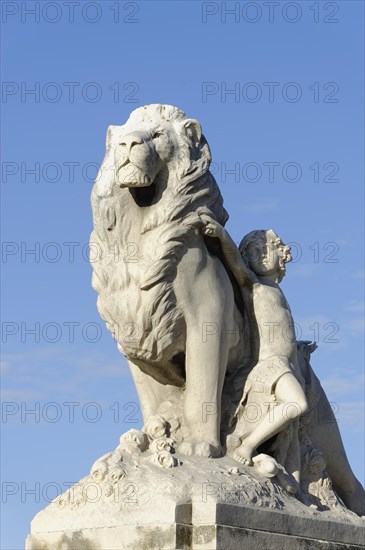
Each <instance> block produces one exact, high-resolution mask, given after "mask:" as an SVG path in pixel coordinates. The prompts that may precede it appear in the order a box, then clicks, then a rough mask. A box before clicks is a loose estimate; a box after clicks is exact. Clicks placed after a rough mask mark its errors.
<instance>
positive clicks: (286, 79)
mask: <svg viewBox="0 0 365 550" xmlns="http://www.w3.org/2000/svg"><path fill="white" fill-rule="evenodd" d="M1 4H2V5H1V7H2V21H3V23H2V31H3V32H2V46H3V53H2V62H3V73H2V78H3V96H2V104H1V107H2V112H3V130H2V138H3V140H2V143H3V145H2V239H3V250H2V268H3V281H2V283H3V286H2V329H3V330H2V341H3V344H2V347H3V353H2V361H3V362H2V399H3V425H2V501H3V504H2V512H3V516H2V529H1V530H2V541H1V548H2V549H3V550H10V549H11V550H18V549H21V548H23V547H24V539H25V536H26V534H27V533H28V532H29V529H30V527H29V524H30V521H31V519H32V517H33V516H34V515H35V513H36V512H37V511H38V510H40V509H42V508H44V507H45V505H46V504H47V501H49V500H50V499H52V498H54V497H55V496H56V495H57V493H59V492H60V490H62V491H63V490H65V489H66V484H67V483H69V482H76V481H78V480H79V479H80V478H81V477H82V476H84V475H86V474H87V473H88V471H89V468H90V466H91V465H92V463H93V462H94V460H95V459H97V458H98V457H99V456H101V455H102V454H104V453H105V452H107V451H108V450H111V449H113V448H114V447H115V446H116V445H117V443H118V439H119V436H120V435H121V434H122V433H123V432H124V431H126V430H128V429H130V428H132V427H140V426H141V415H140V412H139V410H138V405H137V403H138V400H137V396H136V392H135V389H134V386H133V383H132V379H131V376H130V374H129V371H128V366H127V364H126V361H125V360H124V358H123V357H122V356H121V355H120V354H119V352H118V351H117V348H116V345H115V343H114V342H113V340H112V337H111V336H110V334H109V333H108V331H107V330H106V328H105V326H104V323H103V322H102V320H101V318H100V317H99V314H98V312H97V309H96V294H95V292H94V291H93V290H92V288H91V268H90V265H89V263H88V261H87V252H88V251H87V242H88V239H89V234H90V232H91V229H92V221H91V209H90V200H89V196H90V192H91V188H92V180H93V178H94V176H95V171H96V168H95V167H96V166H97V165H98V164H99V163H100V162H101V161H102V159H103V156H104V151H105V149H104V148H105V133H106V129H107V127H108V125H109V124H122V123H124V122H125V121H126V119H127V118H128V115H129V113H130V112H131V111H132V110H133V109H134V108H136V107H138V106H141V105H144V104H148V103H168V104H172V105H175V106H178V107H180V108H181V109H183V110H184V111H185V112H186V113H187V114H188V115H189V116H191V117H193V118H197V119H198V120H199V121H200V122H201V123H202V126H203V131H204V133H205V136H206V137H207V139H208V142H209V144H210V146H211V150H212V155H213V165H212V170H213V171H214V172H215V176H216V179H217V182H218V184H219V186H220V188H221V191H222V194H223V197H224V201H225V207H226V209H227V210H228V212H229V214H230V220H229V222H228V225H227V227H228V229H229V231H230V233H231V235H232V237H233V239H234V240H235V241H237V242H238V241H239V240H240V239H241V238H242V236H243V235H245V234H246V233H248V232H249V231H250V230H252V229H256V228H274V229H275V230H276V231H277V232H278V233H279V235H280V236H281V237H282V238H283V240H284V241H287V242H291V243H292V246H293V255H294V261H293V263H292V264H291V265H289V266H288V269H287V276H286V279H285V280H284V282H283V290H284V292H285V294H286V296H287V298H288V301H289V303H290V305H291V307H292V312H293V316H294V318H295V320H296V323H297V330H298V337H299V338H301V339H313V338H315V339H316V340H317V342H318V345H319V348H318V350H317V351H316V352H315V354H314V356H313V358H312V365H313V368H314V369H315V372H316V373H317V375H318V376H319V377H320V379H321V381H322V384H323V386H324V388H325V390H326V392H327V395H328V398H329V400H330V401H331V403H333V404H334V405H333V406H334V409H335V411H336V417H337V419H338V422H339V426H340V430H341V433H342V436H343V440H344V443H345V447H346V450H347V452H348V456H349V459H350V462H351V464H352V467H353V469H354V472H355V474H356V475H357V477H358V478H359V479H360V480H361V481H362V482H364V420H363V419H364V409H363V402H364V370H363V363H364V357H363V307H364V297H363V285H364V265H363V231H364V227H363V221H364V220H363V204H364V203H363V188H364V172H363V151H364V136H363V117H364V112H363V103H362V102H363V94H364V88H363V59H362V57H363V53H362V52H363V11H364V4H363V2H362V1H346V2H322V1H320V2H312V1H310V2H307V1H304V2H291V3H288V2H280V3H279V5H278V6H277V5H276V3H274V2H269V3H267V2H250V3H248V2H240V3H238V2H236V3H234V2H226V3H225V4H224V3H220V2H205V3H204V2H198V1H196V2H143V1H138V2H114V1H113V2H109V1H103V2H85V1H83V0H81V1H79V2H74V3H73V6H69V5H67V4H66V5H65V3H64V2H63V1H56V2H30V1H29V2H6V1H3V2H2V3H1ZM274 4H275V5H274ZM224 5H225V6H226V10H228V9H232V8H234V7H235V6H238V8H239V9H238V11H236V12H235V13H233V14H232V13H231V14H229V13H225V11H224ZM30 9H36V14H35V15H34V14H33V15H32V14H31V13H29V12H28V11H27V10H30ZM236 9H237V8H236ZM72 11H73V14H72ZM31 89H33V90H35V93H33V94H32V93H28V92H29V90H31ZM230 90H231V91H232V90H234V91H235V93H231V94H229V93H227V92H229V91H230ZM233 169H234V170H235V171H236V172H235V173H232V172H229V171H230V170H233ZM29 170H33V173H31V172H29ZM34 170H35V171H34ZM65 243H66V244H65ZM67 243H68V244H67ZM70 243H74V244H70ZM29 250H35V253H33V254H31V253H27V251H29ZM72 250H73V254H72ZM207 299H209V290H208V289H207ZM32 330H33V333H32V332H31V331H32ZM29 331H30V332H29ZM72 332H73V334H72ZM29 410H34V411H35V413H34V414H30V413H29V412H27V411H29ZM72 410H73V411H74V414H73V418H72ZM32 491H33V492H32Z"/></svg>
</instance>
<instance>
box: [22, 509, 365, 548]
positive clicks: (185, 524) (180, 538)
mask: <svg viewBox="0 0 365 550" xmlns="http://www.w3.org/2000/svg"><path fill="white" fill-rule="evenodd" d="M168 515H170V518H169V521H166V522H162V521H161V522H159V523H151V524H147V523H146V524H144V525H138V524H124V523H123V520H122V518H121V525H119V526H114V527H110V526H109V527H103V526H102V525H100V526H96V525H95V526H94V527H92V528H84V529H80V530H64V531H61V530H59V531H49V532H46V531H40V532H38V531H37V529H34V530H32V534H31V535H29V536H28V538H27V545H26V550H127V549H128V550H172V549H176V550H191V549H194V550H198V549H199V550H203V549H204V550H228V549H229V550H236V549H237V550H253V549H260V550H266V549H267V550H277V549H278V548H280V549H281V550H293V549H294V548H295V550H308V549H310V550H316V549H318V550H322V549H328V550H355V549H358V550H359V549H360V548H365V527H363V526H361V525H360V524H359V525H354V524H351V523H345V522H340V521H333V520H330V519H327V518H323V517H322V514H321V513H318V512H317V513H315V512H314V513H313V517H312V518H308V517H304V516H303V515H292V514H288V513H286V512H282V511H280V510H271V509H267V508H257V507H254V506H242V505H237V504H227V503H193V504H184V505H177V506H176V507H175V509H174V507H171V508H170V514H168ZM173 515H174V516H175V520H174V521H171V519H172V516H173Z"/></svg>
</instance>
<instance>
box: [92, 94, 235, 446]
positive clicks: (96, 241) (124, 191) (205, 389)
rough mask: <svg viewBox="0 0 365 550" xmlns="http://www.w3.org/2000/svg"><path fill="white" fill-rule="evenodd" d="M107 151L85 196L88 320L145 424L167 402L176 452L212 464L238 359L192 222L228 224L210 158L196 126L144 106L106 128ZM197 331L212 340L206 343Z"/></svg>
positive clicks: (204, 242) (211, 248) (204, 241)
mask: <svg viewBox="0 0 365 550" xmlns="http://www.w3.org/2000/svg"><path fill="white" fill-rule="evenodd" d="M106 149H107V150H106V155H105V158H104V161H103V163H102V166H101V168H100V171H99V174H98V177H97V179H96V182H95V185H94V189H93V192H92V208H93V217H94V231H93V233H92V235H91V243H92V245H93V246H97V249H98V250H100V254H99V255H98V259H97V261H95V262H94V263H93V268H94V273H93V287H94V288H95V290H96V291H97V292H98V293H99V297H98V302H97V304H98V309H99V311H100V314H101V316H102V317H103V319H104V320H105V321H106V324H107V327H108V329H109V330H110V331H111V332H112V334H113V336H114V338H115V340H116V341H117V343H118V348H119V350H120V351H121V352H122V353H123V354H124V355H125V356H126V357H127V359H128V362H129V365H130V368H131V371H132V375H133V378H134V381H135V384H136V387H137V390H138V394H139V398H140V401H141V407H142V413H143V417H144V421H145V422H146V421H147V419H148V418H149V417H151V416H152V415H155V414H156V412H157V409H158V406H159V405H160V404H161V403H163V401H164V400H165V399H166V397H167V396H168V395H169V396H171V395H174V394H175V395H176V394H178V395H180V396H182V400H183V430H184V443H183V444H182V447H181V450H182V451H184V452H185V453H186V454H199V455H204V456H217V455H219V454H220V422H221V414H220V407H221V395H222V389H223V382H224V377H225V373H226V368H227V365H229V363H231V364H232V363H233V360H235V364H237V357H238V356H240V355H242V353H243V352H242V338H241V340H240V337H239V335H240V333H242V330H241V329H238V328H237V327H241V325H242V323H243V317H242V306H240V298H239V296H238V295H239V292H236V299H235V284H234V282H232V281H231V280H230V277H229V274H228V272H227V270H226V269H225V267H224V265H223V263H224V260H222V258H221V259H219V255H220V253H219V246H218V245H217V243H216V242H214V241H216V239H209V237H206V236H204V235H203V233H202V232H201V231H200V230H199V223H200V222H199V220H200V216H201V215H204V216H205V217H206V216H209V217H211V218H212V219H213V220H216V221H217V222H218V223H220V224H222V225H224V224H225V222H226V220H227V218H228V215H227V213H226V211H225V209H224V208H223V201H222V197H221V194H220V191H219V188H218V186H217V184H216V182H215V180H214V178H213V176H212V175H211V173H210V172H209V164H210V161H211V156H210V150H209V146H208V144H207V142H206V139H205V138H204V136H203V134H202V130H201V127H200V124H199V123H198V122H197V121H196V120H193V119H189V118H187V117H186V115H185V114H184V113H183V112H182V111H181V110H179V109H177V108H175V107H172V106H169V105H148V106H145V107H141V108H138V109H136V110H135V111H134V112H133V113H132V114H131V116H130V118H129V119H128V121H127V122H126V124H125V125H123V126H110V127H109V129H108V134H107V145H106ZM177 266H178V269H177ZM236 304H238V307H237V305H236ZM240 307H241V311H240V310H239V308H240ZM212 327H214V331H213V329H212ZM241 328H242V327H241ZM204 331H207V332H208V333H212V332H215V334H216V336H215V337H214V338H210V339H209V342H208V341H207V338H204V334H205V333H204ZM223 332H224V334H223ZM222 335H223V337H222ZM204 408H206V409H207V410H209V411H210V413H211V414H206V415H205V418H204V421H203V415H204Z"/></svg>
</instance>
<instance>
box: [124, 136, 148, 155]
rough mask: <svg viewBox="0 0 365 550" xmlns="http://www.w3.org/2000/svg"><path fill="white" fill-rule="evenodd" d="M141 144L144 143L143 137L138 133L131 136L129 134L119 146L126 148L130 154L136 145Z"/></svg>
mask: <svg viewBox="0 0 365 550" xmlns="http://www.w3.org/2000/svg"><path fill="white" fill-rule="evenodd" d="M141 143H143V137H142V136H141V134H139V133H137V132H132V133H130V134H127V135H126V136H123V138H122V140H121V142H120V143H119V145H121V146H122V147H126V149H127V151H128V153H129V151H130V150H131V149H132V147H134V146H135V145H140V144H141Z"/></svg>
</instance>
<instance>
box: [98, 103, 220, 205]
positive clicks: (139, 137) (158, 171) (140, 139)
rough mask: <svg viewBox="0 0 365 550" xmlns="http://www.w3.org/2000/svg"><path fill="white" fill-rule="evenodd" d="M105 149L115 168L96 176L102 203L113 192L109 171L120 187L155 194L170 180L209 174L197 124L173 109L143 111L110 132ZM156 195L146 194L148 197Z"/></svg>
mask: <svg viewBox="0 0 365 550" xmlns="http://www.w3.org/2000/svg"><path fill="white" fill-rule="evenodd" d="M106 148H107V156H108V160H109V162H110V161H111V163H112V164H111V165H109V166H108V167H105V166H104V167H102V171H101V172H100V173H99V175H98V178H97V182H96V189H95V191H96V192H97V194H98V196H99V197H102V196H107V195H108V194H109V193H110V192H112V188H111V181H110V173H108V174H105V169H109V170H110V169H111V170H113V171H114V178H113V180H114V181H113V183H114V185H115V186H117V187H118V186H119V187H121V188H126V187H128V188H130V189H135V188H146V187H150V186H154V187H155V188H156V187H158V185H159V183H160V184H161V183H162V182H164V181H165V180H166V179H167V178H168V177H169V178H170V179H171V174H174V179H175V181H176V183H182V182H184V183H187V181H188V180H189V181H190V180H192V179H194V180H195V179H197V178H198V177H200V176H202V175H203V174H204V173H206V172H207V170H208V168H209V164H210V161H211V156H210V151H209V146H208V144H207V142H206V140H205V138H204V136H203V134H202V129H201V126H200V124H199V122H198V121H197V120H194V119H190V118H187V117H186V115H185V114H184V113H183V112H182V111H181V110H180V109H177V108H176V107H172V106H170V105H147V106H145V107H140V108H139V109H136V110H135V111H133V113H132V114H131V115H130V117H129V119H128V120H127V122H126V124H124V125H123V126H109V128H108V133H107V142H106ZM108 152H109V155H108ZM104 164H105V163H104ZM103 171H104V173H103ZM105 176H106V177H105ZM152 194H153V193H151V192H150V193H148V192H146V193H145V195H146V197H148V196H152ZM141 196H142V194H141Z"/></svg>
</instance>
